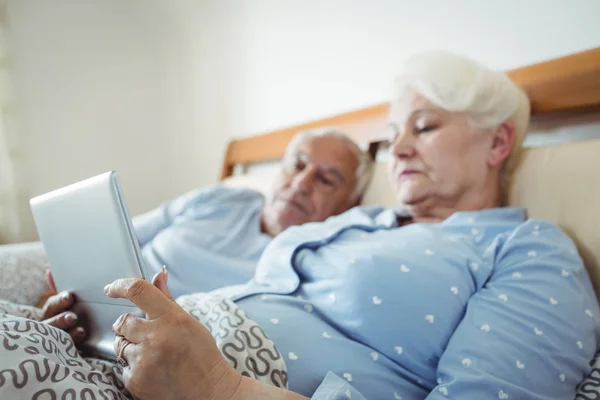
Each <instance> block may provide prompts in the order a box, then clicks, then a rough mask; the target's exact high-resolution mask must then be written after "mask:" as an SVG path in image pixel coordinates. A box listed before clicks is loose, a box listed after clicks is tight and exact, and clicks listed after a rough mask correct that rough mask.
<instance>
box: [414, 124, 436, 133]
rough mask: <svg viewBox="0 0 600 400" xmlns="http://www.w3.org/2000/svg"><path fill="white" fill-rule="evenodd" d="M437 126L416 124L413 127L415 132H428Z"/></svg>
mask: <svg viewBox="0 0 600 400" xmlns="http://www.w3.org/2000/svg"><path fill="white" fill-rule="evenodd" d="M437 128H438V127H437V125H425V126H418V127H416V128H415V130H416V132H417V133H428V132H431V131H434V130H436V129H437Z"/></svg>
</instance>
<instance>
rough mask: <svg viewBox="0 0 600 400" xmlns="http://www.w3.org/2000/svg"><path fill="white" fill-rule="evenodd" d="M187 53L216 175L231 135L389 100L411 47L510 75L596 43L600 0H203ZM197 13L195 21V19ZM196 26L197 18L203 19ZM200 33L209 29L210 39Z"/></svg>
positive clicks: (191, 21) (199, 173)
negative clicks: (458, 56)
mask: <svg viewBox="0 0 600 400" xmlns="http://www.w3.org/2000/svg"><path fill="white" fill-rule="evenodd" d="M185 7H189V8H188V9H187V13H186V18H187V19H186V21H185V23H186V24H188V25H190V26H191V29H190V30H191V32H193V31H194V30H195V32H197V33H196V34H192V36H193V37H194V38H195V44H196V46H195V47H194V48H193V53H192V58H193V60H192V62H193V63H194V65H195V67H194V71H195V72H197V75H196V76H195V77H194V82H195V84H194V85H195V86H194V87H195V96H196V111H197V114H196V120H195V124H196V125H195V129H194V131H195V132H200V133H201V135H198V136H196V138H195V140H196V145H195V146H193V150H194V151H195V152H196V154H197V156H196V158H197V159H198V160H197V162H199V163H202V168H199V169H196V170H192V171H191V172H190V174H189V175H188V177H189V179H190V181H197V182H208V181H210V180H211V179H214V177H215V176H217V174H218V168H219V167H220V162H221V156H222V152H219V151H216V152H208V151H207V149H208V148H210V146H211V145H214V144H218V145H222V146H224V144H225V142H226V141H227V140H228V139H229V138H230V137H232V136H244V135H249V134H255V133H258V132H265V131H268V130H271V129H277V128H280V127H284V126H289V125H292V124H297V123H300V122H305V121H308V120H312V119H315V118H320V117H324V116H328V115H331V114H334V113H338V112H343V111H348V110H352V109H355V108H360V107H363V106H365V105H370V104H374V103H378V102H382V101H386V99H387V97H388V94H389V85H390V82H391V79H392V76H393V75H394V71H395V69H396V68H397V66H398V65H399V64H400V63H401V61H402V60H403V59H404V58H405V57H407V56H408V55H410V54H411V53H413V52H417V51H421V50H425V49H448V50H452V51H456V52H462V53H466V54H469V55H471V56H473V57H475V58H477V59H479V60H480V61H481V62H484V63H486V64H488V65H490V66H492V67H496V68H499V69H510V68H515V67H520V66H524V65H527V64H530V63H535V62H538V61H542V60H545V59H549V58H555V57H558V56H562V55H566V54H569V53H573V52H577V51H581V50H585V49H588V48H590V47H595V46H600V24H599V23H598V16H599V15H600V2H599V1H597V0H573V1H567V0H557V1H547V0H526V1H522V0H502V1H500V0H490V1H478V0H454V1H446V0H425V1H414V0H302V1H301V0H252V1H244V0H209V1H205V2H203V7H199V8H198V9H194V6H193V5H192V6H191V7H190V5H189V4H187V5H186V6H185ZM195 18H199V19H198V20H196V19H195ZM200 19H201V20H202V21H200ZM207 33H209V34H207Z"/></svg>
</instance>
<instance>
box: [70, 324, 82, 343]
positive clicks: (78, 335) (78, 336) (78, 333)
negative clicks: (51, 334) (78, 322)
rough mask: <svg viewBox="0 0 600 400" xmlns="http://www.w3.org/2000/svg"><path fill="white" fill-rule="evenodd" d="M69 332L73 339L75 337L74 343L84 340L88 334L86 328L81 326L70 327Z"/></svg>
mask: <svg viewBox="0 0 600 400" xmlns="http://www.w3.org/2000/svg"><path fill="white" fill-rule="evenodd" d="M68 333H69V336H71V339H73V343H75V344H79V343H81V342H83V339H85V335H86V332H85V329H83V328H82V327H81V326H78V327H77V328H71V329H69V330H68Z"/></svg>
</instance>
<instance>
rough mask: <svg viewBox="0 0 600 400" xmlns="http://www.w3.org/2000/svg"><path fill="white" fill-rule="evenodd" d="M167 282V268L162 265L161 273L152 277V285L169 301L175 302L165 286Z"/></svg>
mask: <svg viewBox="0 0 600 400" xmlns="http://www.w3.org/2000/svg"><path fill="white" fill-rule="evenodd" d="M168 280H169V273H168V272H167V267H166V266H165V265H163V269H162V271H160V272H159V273H157V274H156V275H154V278H152V284H153V285H154V286H156V287H157V288H158V289H159V290H160V291H161V292H162V293H163V294H164V295H165V296H167V298H168V299H169V300H172V301H175V299H174V298H173V295H172V294H171V291H170V290H169V287H168V286H167V281H168Z"/></svg>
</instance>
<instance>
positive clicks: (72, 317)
mask: <svg viewBox="0 0 600 400" xmlns="http://www.w3.org/2000/svg"><path fill="white" fill-rule="evenodd" d="M44 322H45V323H46V324H48V325H51V326H53V327H55V328H58V329H61V330H63V331H66V330H68V329H70V328H73V327H74V326H75V324H76V323H77V315H76V314H75V313H74V312H71V311H67V312H63V313H61V314H58V315H55V316H54V317H52V318H48V319H46V320H44Z"/></svg>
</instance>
